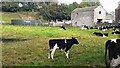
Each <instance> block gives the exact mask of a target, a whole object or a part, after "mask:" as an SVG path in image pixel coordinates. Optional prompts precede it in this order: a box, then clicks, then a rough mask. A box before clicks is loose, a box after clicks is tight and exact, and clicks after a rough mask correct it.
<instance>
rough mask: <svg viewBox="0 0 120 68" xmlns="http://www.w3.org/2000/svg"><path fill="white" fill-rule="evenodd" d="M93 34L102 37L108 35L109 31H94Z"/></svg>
mask: <svg viewBox="0 0 120 68" xmlns="http://www.w3.org/2000/svg"><path fill="white" fill-rule="evenodd" d="M93 34H95V35H96V36H101V37H108V33H103V34H102V33H100V32H94V33H93Z"/></svg>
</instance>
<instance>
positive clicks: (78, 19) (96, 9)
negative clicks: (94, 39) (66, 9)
mask: <svg viewBox="0 0 120 68" xmlns="http://www.w3.org/2000/svg"><path fill="white" fill-rule="evenodd" d="M108 16H109V15H108V14H107V12H106V10H105V9H104V8H103V6H101V5H100V6H92V7H85V8H76V9H75V10H73V11H72V13H71V22H72V26H82V25H87V26H96V25H98V24H100V23H104V22H105V21H106V19H107V20H110V19H111V18H107V17H108ZM112 20H114V18H112Z"/></svg>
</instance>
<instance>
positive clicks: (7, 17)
mask: <svg viewBox="0 0 120 68" xmlns="http://www.w3.org/2000/svg"><path fill="white" fill-rule="evenodd" d="M0 14H1V16H0V17H1V19H0V20H2V21H4V22H5V23H10V22H11V20H12V19H25V20H35V19H37V17H38V14H37V13H36V12H15V13H10V12H2V13H0Z"/></svg>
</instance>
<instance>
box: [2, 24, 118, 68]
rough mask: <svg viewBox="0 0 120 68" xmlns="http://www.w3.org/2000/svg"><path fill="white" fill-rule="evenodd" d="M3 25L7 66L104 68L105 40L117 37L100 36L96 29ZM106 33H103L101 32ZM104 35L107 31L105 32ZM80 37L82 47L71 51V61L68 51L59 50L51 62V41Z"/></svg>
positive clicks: (3, 47)
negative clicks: (98, 67) (99, 67)
mask: <svg viewBox="0 0 120 68" xmlns="http://www.w3.org/2000/svg"><path fill="white" fill-rule="evenodd" d="M66 28H67V30H66V31H64V30H60V28H59V27H43V26H13V25H3V26H2V36H3V43H2V54H3V55H2V63H3V65H4V66H104V65H105V64H104V46H105V41H106V40H108V39H111V38H118V36H117V35H112V34H111V31H112V30H108V31H106V32H108V33H109V37H107V38H103V37H97V36H95V35H93V34H92V33H93V32H95V31H100V30H96V29H90V30H81V29H80V28H79V27H66ZM100 32H102V31H100ZM103 33H104V32H103ZM71 37H76V38H77V40H78V41H79V43H80V44H78V45H74V46H73V47H72V48H71V49H70V54H69V56H70V59H66V57H65V53H64V51H63V52H61V51H59V50H56V52H55V55H54V60H51V59H48V52H49V51H48V41H49V39H52V38H71Z"/></svg>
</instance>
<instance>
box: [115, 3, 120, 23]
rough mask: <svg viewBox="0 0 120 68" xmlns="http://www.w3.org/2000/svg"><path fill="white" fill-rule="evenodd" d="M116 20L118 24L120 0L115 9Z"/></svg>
mask: <svg viewBox="0 0 120 68" xmlns="http://www.w3.org/2000/svg"><path fill="white" fill-rule="evenodd" d="M115 21H116V25H118V24H117V23H120V1H119V3H118V7H117V8H116V9H115Z"/></svg>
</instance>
